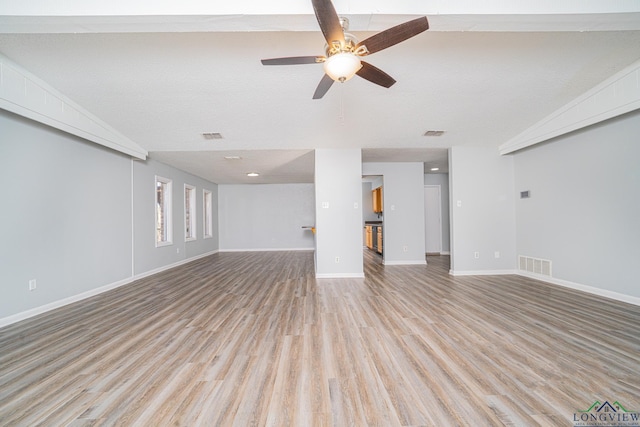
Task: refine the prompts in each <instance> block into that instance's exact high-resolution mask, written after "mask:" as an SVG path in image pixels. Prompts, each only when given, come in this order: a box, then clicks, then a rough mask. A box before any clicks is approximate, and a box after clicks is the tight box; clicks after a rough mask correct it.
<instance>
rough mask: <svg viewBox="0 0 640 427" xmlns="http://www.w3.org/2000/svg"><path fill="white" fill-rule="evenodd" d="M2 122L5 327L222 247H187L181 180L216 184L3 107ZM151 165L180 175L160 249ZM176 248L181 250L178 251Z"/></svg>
mask: <svg viewBox="0 0 640 427" xmlns="http://www.w3.org/2000/svg"><path fill="white" fill-rule="evenodd" d="M0 130H1V132H0V179H1V180H2V182H3V183H4V185H3V186H1V187H0V188H1V189H0V201H1V203H2V214H1V217H0V218H1V220H0V242H1V243H0V295H1V297H0V325H6V324H9V323H13V322H16V321H18V320H21V319H24V318H27V317H30V316H33V315H36V314H39V313H41V312H44V311H46V310H50V309H52V308H55V307H58V306H60V305H63V304H65V303H69V302H73V301H76V300H79V299H82V298H84V297H87V296H90V295H93V294H96V293H99V292H102V291H104V290H107V289H109V288H112V287H115V286H120V285H122V284H125V283H128V282H130V281H131V280H133V279H134V278H135V275H136V274H141V273H145V272H148V271H150V270H153V269H158V268H163V267H167V266H168V265H171V264H172V263H175V262H177V261H180V260H184V259H185V258H186V257H193V256H198V255H202V254H205V253H208V252H212V251H215V250H216V249H217V238H214V239H207V240H208V241H207V242H206V243H205V242H203V241H201V239H200V237H199V238H198V241H196V242H193V245H191V244H188V245H187V246H184V237H183V236H184V235H183V234H181V230H182V229H183V226H182V224H181V221H183V219H182V218H183V213H182V212H183V210H182V203H183V201H182V200H183V199H182V191H183V187H182V185H183V184H182V181H181V180H183V179H187V178H188V181H189V183H193V184H194V185H196V186H198V190H199V191H198V194H200V188H201V186H202V185H204V184H207V186H209V188H211V189H212V190H213V191H214V199H215V198H216V197H217V193H216V191H217V190H216V188H215V185H214V184H211V183H206V182H203V181H202V180H198V179H195V178H194V177H192V176H187V174H184V173H183V172H180V171H178V170H176V169H174V168H170V167H168V166H165V165H162V164H159V163H156V162H153V161H148V162H146V163H145V162H138V161H133V160H132V159H131V158H130V157H128V156H126V155H124V154H121V153H117V152H115V151H112V150H110V149H108V148H104V147H102V146H99V145H97V144H94V143H91V142H87V141H85V140H82V139H80V138H78V137H75V136H72V135H69V134H66V133H63V132H61V131H58V130H55V129H53V128H50V127H47V126H45V125H42V124H39V123H36V122H34V121H31V120H29V119H25V118H23V117H20V116H16V115H13V114H11V113H8V112H6V111H4V110H0ZM155 173H158V174H161V175H163V176H166V177H167V178H173V179H174V180H175V181H174V218H175V222H174V242H176V245H175V246H169V247H166V248H159V249H156V248H155V241H154V228H155V226H154V220H155V217H154V210H153V204H154V186H155V182H154V180H153V176H154V175H155ZM149 177H151V178H150V179H149ZM132 196H133V197H132ZM199 203H200V204H199V205H198V206H199V209H201V203H202V201H200V202H199ZM215 214H216V211H215V207H214V215H215ZM198 219H199V220H200V219H201V217H200V215H199V216H198ZM214 226H215V225H214ZM198 233H199V235H200V233H201V225H199V226H198ZM134 236H135V239H134ZM180 239H182V241H181V240H180ZM134 246H135V248H134ZM176 247H181V248H183V250H182V251H181V253H180V254H176ZM160 249H162V250H160ZM165 251H166V252H167V253H170V254H167V255H166V256H165V255H164V252H165ZM31 279H35V280H36V286H37V287H36V289H35V290H34V291H29V280H31Z"/></svg>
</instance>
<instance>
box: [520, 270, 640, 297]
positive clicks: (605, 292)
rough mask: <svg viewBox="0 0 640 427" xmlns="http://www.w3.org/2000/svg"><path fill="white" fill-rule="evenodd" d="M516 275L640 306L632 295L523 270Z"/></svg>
mask: <svg viewBox="0 0 640 427" xmlns="http://www.w3.org/2000/svg"><path fill="white" fill-rule="evenodd" d="M516 274H518V275H519V276H523V277H528V278H530V279H536V280H540V281H541V282H546V283H550V284H552V285H558V286H562V287H565V288H570V289H575V290H578V291H582V292H587V293H589V294H592V295H598V296H601V297H605V298H609V299H613V300H616V301H621V302H626V303H629V304H633V305H638V306H640V297H634V296H632V295H626V294H621V293H619V292H614V291H609V290H606V289H600V288H596V287H594V286H588V285H582V284H580V283H575V282H570V281H568V280H563V279H556V278H554V277H549V276H543V275H539V274H535V273H529V272H526V271H521V270H518V271H517V272H516Z"/></svg>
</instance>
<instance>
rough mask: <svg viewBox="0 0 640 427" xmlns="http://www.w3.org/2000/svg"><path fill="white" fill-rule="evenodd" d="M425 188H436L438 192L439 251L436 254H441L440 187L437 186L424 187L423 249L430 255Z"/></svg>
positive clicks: (426, 185)
mask: <svg viewBox="0 0 640 427" xmlns="http://www.w3.org/2000/svg"><path fill="white" fill-rule="evenodd" d="M427 188H432V189H433V188H436V189H437V190H438V198H437V201H438V241H439V245H438V247H439V249H438V254H442V186H440V185H437V184H425V185H424V190H423V191H424V193H423V194H424V222H425V225H424V231H425V233H424V248H425V252H426V253H430V252H428V251H427V197H426V196H427Z"/></svg>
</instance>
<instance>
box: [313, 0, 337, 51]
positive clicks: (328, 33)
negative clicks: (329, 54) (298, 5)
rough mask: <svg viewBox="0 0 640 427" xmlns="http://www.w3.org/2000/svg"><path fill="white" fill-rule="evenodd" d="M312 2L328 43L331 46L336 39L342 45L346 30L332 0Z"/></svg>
mask: <svg viewBox="0 0 640 427" xmlns="http://www.w3.org/2000/svg"><path fill="white" fill-rule="evenodd" d="M311 3H313V10H314V12H315V13H316V19H317V20H318V25H320V29H321V30H322V34H324V38H325V40H326V41H327V44H328V45H329V46H331V45H332V44H333V42H334V41H338V42H340V45H344V32H343V31H342V26H341V25H340V18H339V17H338V14H337V13H336V9H335V8H334V7H333V4H332V3H331V0H311Z"/></svg>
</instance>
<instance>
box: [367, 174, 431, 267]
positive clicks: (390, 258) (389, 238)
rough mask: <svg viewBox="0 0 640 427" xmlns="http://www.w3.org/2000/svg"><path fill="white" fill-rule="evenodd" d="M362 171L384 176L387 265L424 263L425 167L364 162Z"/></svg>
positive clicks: (385, 259)
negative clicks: (405, 249)
mask: <svg viewBox="0 0 640 427" xmlns="http://www.w3.org/2000/svg"><path fill="white" fill-rule="evenodd" d="M362 172H363V174H364V175H382V176H383V182H384V186H383V193H382V199H383V206H384V207H383V212H384V226H383V228H382V233H383V239H384V243H383V246H384V254H383V256H384V263H385V264H424V263H425V245H424V243H425V242H424V166H423V164H422V163H415V162H411V163H364V164H363V165H362ZM374 187H375V186H374ZM405 247H406V248H407V251H406V252H405V251H404V248H405Z"/></svg>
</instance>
